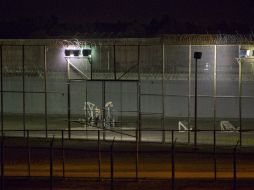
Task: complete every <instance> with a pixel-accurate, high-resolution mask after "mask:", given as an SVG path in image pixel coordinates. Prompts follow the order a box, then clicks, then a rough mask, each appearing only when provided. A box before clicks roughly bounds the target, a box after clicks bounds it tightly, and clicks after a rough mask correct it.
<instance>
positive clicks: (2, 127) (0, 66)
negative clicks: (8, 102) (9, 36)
mask: <svg viewBox="0 0 254 190" xmlns="http://www.w3.org/2000/svg"><path fill="white" fill-rule="evenodd" d="M0 56H1V59H0V61H1V65H0V72H1V136H2V138H3V136H4V105H3V104H4V99H3V98H4V97H3V95H4V94H3V48H2V46H0Z"/></svg>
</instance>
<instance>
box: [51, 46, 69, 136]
mask: <svg viewBox="0 0 254 190" xmlns="http://www.w3.org/2000/svg"><path fill="white" fill-rule="evenodd" d="M66 76H67V62H66V60H65V59H64V52H63V49H61V48H53V47H50V48H47V51H46V88H47V90H46V92H47V94H46V96H47V105H46V106H47V125H48V129H49V130H64V129H66V128H67V124H68V122H67V118H68V116H67V100H68V95H67V85H66V82H67V78H66ZM49 133H51V132H50V131H49Z"/></svg>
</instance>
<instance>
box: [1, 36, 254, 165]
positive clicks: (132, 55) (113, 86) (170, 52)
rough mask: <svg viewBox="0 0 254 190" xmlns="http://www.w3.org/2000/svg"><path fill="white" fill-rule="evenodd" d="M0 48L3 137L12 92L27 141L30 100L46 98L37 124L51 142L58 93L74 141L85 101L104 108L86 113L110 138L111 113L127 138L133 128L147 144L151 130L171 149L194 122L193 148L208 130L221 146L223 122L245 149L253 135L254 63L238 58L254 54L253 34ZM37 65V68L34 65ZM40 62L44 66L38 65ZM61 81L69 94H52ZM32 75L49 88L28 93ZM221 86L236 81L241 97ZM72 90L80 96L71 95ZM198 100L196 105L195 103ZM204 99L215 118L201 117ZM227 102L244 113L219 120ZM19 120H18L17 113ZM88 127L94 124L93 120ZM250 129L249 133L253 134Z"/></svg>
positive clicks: (190, 140)
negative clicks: (83, 52)
mask: <svg viewBox="0 0 254 190" xmlns="http://www.w3.org/2000/svg"><path fill="white" fill-rule="evenodd" d="M32 43H33V44H32ZM36 43H38V44H36ZM42 43H44V44H42ZM1 44H2V45H1V133H2V135H3V133H4V131H5V130H8V128H5V127H4V126H8V125H7V124H5V122H4V121H5V119H4V118H5V116H4V114H6V113H7V112H6V111H5V109H7V108H6V107H5V106H4V105H6V104H7V103H6V102H5V101H4V98H5V97H6V96H8V95H9V94H12V95H13V94H16V95H17V96H18V95H21V96H22V99H20V103H21V105H22V106H21V108H22V111H20V112H21V115H22V117H21V118H22V131H23V136H25V135H26V133H25V131H26V130H27V129H31V128H30V127H28V123H29V122H30V123H31V124H29V125H31V126H32V125H33V123H32V121H33V117H35V116H33V115H32V114H33V113H31V112H32V111H30V110H29V109H32V108H31V106H30V105H28V104H29V102H30V96H31V97H33V96H36V97H37V96H38V97H40V98H39V100H40V101H41V102H42V105H43V106H42V107H41V109H42V110H43V112H44V113H43V117H40V118H39V119H40V122H42V121H43V127H44V129H45V136H46V137H48V133H49V132H48V131H49V130H50V129H51V128H50V126H51V124H50V122H52V118H53V116H51V115H53V114H51V112H52V111H51V109H52V106H51V105H50V103H49V102H50V101H52V99H54V96H55V95H57V96H60V94H64V96H63V97H61V98H62V99H63V104H66V105H65V106H63V107H64V109H65V113H64V114H63V115H64V116H63V117H64V118H65V121H66V124H67V127H65V128H64V129H67V130H68V137H69V138H71V135H72V128H73V127H72V126H73V125H74V124H73V123H72V120H75V119H77V118H80V116H79V111H80V113H81V111H84V110H83V108H84V107H83V106H80V105H81V104H83V102H84V101H85V102H87V103H88V102H93V103H94V105H96V107H97V109H98V110H100V114H99V113H97V115H96V113H95V112H90V111H91V110H94V109H87V107H89V106H87V105H85V107H86V108H85V112H89V113H86V115H88V117H90V118H92V119H91V121H95V120H96V118H99V119H98V123H100V122H102V123H103V122H104V124H102V125H101V126H103V130H104V131H105V133H104V137H105V135H106V134H107V133H109V132H108V130H107V129H108V128H109V127H108V126H111V127H112V126H114V124H115V123H116V121H115V119H114V118H113V117H112V114H113V115H114V117H117V118H118V119H119V120H118V121H117V126H120V127H119V129H121V130H122V131H121V134H122V135H126V133H127V132H126V133H125V132H124V130H126V129H127V130H128V128H130V129H133V128H135V130H136V132H135V134H134V136H135V140H136V141H137V142H140V141H142V138H144V136H145V135H146V132H145V130H149V129H151V130H153V129H157V130H158V129H160V130H161V132H160V138H159V139H158V141H161V142H164V143H165V142H167V139H168V138H170V133H168V132H167V130H175V129H177V127H178V123H179V122H180V121H183V120H186V121H188V126H191V125H192V124H193V121H194V120H195V123H196V124H195V125H194V126H195V127H194V128H193V130H187V132H188V133H187V134H188V136H187V137H186V139H188V141H187V142H188V143H194V144H195V143H196V144H198V143H199V142H198V141H199V139H198V137H199V135H202V131H203V130H209V131H211V133H213V136H214V137H215V138H214V140H213V142H212V143H213V144H214V145H216V144H217V140H218V139H217V135H216V134H217V133H216V131H217V130H218V129H220V124H219V123H220V122H221V121H224V120H227V121H229V122H230V123H233V125H234V126H236V127H239V133H237V136H238V137H237V138H236V139H238V138H239V139H240V145H242V140H243V138H244V137H243V135H244V136H246V135H245V134H247V132H243V131H244V130H247V129H248V127H243V126H244V125H246V122H245V120H246V119H245V118H244V117H243V115H244V114H245V113H244V112H245V111H244V110H245V108H244V106H246V102H252V99H253V97H254V94H251V93H249V94H247V95H245V94H244V93H245V91H246V90H245V88H247V87H246V83H247V82H249V83H250V84H248V85H252V81H254V80H253V79H254V78H253V76H252V74H251V72H253V71H252V70H251V69H250V70H249V71H246V70H245V67H246V66H245V65H253V61H252V60H253V57H252V56H251V55H250V56H248V57H240V51H241V49H250V50H252V44H253V35H250V36H239V35H234V36H230V35H217V36H213V35H203V36H196V35H189V36H184V35H181V36H180V35H176V36H163V38H159V39H125V40H120V39H112V40H109V39H98V40H69V41H66V40H45V41H40V42H35V41H30V40H27V41H17V42H16V41H8V40H7V41H3V42H2V43H1ZM35 44H36V45H35ZM70 46H75V47H76V49H77V48H81V49H82V48H83V47H89V48H90V49H91V57H89V56H75V55H73V57H71V56H68V55H67V56H66V55H64V49H65V48H66V47H70ZM231 47H232V48H235V47H238V50H239V52H238V53H237V54H234V55H233V56H232V55H230V56H228V57H230V58H233V59H232V61H231V62H234V61H236V62H237V63H238V65H236V64H230V65H228V66H227V65H223V64H221V63H223V61H224V60H223V59H222V57H225V56H224V55H223V54H222V53H221V52H222V50H223V48H229V49H230V48H231ZM15 48H17V49H15ZM30 48H31V50H30ZM3 49H4V50H3ZM33 49H37V50H38V51H41V52H43V53H42V54H43V56H42V57H40V59H39V58H37V59H38V60H36V59H34V60H31V58H30V55H32V54H33V53H31V52H29V51H34V50H33ZM54 49H58V50H59V49H60V50H61V54H59V55H57V56H59V57H62V58H63V59H64V60H65V61H66V62H65V63H61V64H62V65H61V69H62V70H61V71H59V72H56V71H55V70H57V69H55V68H52V67H53V66H52V65H54V64H55V67H59V68H60V66H59V65H60V63H59V65H57V61H54V62H53V61H51V58H52V56H53V55H52V52H53V51H54ZM37 50H36V51H37ZM196 51H200V52H202V53H203V55H204V59H203V58H201V61H200V64H196V65H194V60H193V56H194V52H196ZM232 51H235V50H232ZM11 52H14V54H15V53H16V54H17V55H18V57H20V59H18V60H14V58H13V57H12V56H11ZM9 54H10V55H9ZM42 54H38V55H42ZM48 54H50V55H48ZM37 57H38V56H37ZM15 61H17V62H18V64H19V68H16V67H15V68H14V66H13V65H14V63H13V65H12V63H9V62H15ZM30 62H31V63H30ZM32 62H33V64H34V65H36V66H38V67H37V68H36V67H33V65H32ZM37 62H40V64H38V63H37ZM49 62H50V63H49ZM217 62H220V63H217ZM28 63H29V64H28ZM194 66H196V72H195V73H196V80H194V79H195V78H194V71H195V69H194ZM38 68H39V69H38ZM63 68H64V69H63ZM223 69H224V70H223ZM252 69H253V67H252ZM59 73H60V74H59ZM57 75H59V76H60V77H62V78H60V79H61V82H62V83H63V84H64V85H62V84H61V85H62V86H64V87H65V88H66V91H64V90H63V92H61V91H60V90H54V88H53V87H52V84H51V81H52V80H53V81H54V82H57V80H58V78H57ZM13 76H14V77H16V78H18V77H19V78H18V80H19V81H20V82H21V88H19V87H15V88H16V89H15V88H11V87H10V88H9V89H8V88H7V87H8V85H6V84H7V82H6V81H7V79H9V78H12V77H13ZM29 77H31V80H33V81H36V80H39V79H40V82H42V84H43V86H41V87H40V89H36V88H34V89H29V86H30V85H31V84H32V83H31V82H30V80H28V79H29ZM16 78H15V80H16ZM194 81H196V82H197V84H196V86H197V87H198V88H197V90H196V91H195V93H193V89H194V86H195V85H194V84H193V82H194ZM203 81H205V82H203ZM221 81H226V82H228V81H235V83H236V82H237V83H238V89H237V93H236V92H235V91H234V93H232V94H230V93H224V92H223V88H224V87H221V85H222V84H221V83H222V82H221ZM202 82H203V83H202ZM243 82H244V84H243ZM228 83H229V82H228ZM235 83H234V84H235ZM178 84H180V85H178ZM205 84H209V86H208V87H206V86H205ZM199 85H200V87H199ZM9 86H11V84H10V85H9ZM76 86H78V87H76ZM74 87H75V90H73V89H74ZM178 87H179V88H178ZM234 88H235V87H234ZM77 89H79V92H77ZM202 90H203V91H202ZM95 91H96V92H95ZM129 91H132V92H131V93H130V94H131V95H130V96H128V95H126V94H128V93H129ZM93 92H94V93H93ZM79 93H80V94H81V95H80V96H78V95H79ZM223 93H224V94H223ZM95 94H96V95H95ZM13 96H14V95H13ZM81 96H82V98H83V99H82V102H79V103H77V101H79V99H78V98H77V97H81ZM127 96H128V97H127ZM18 97H19V96H18ZM112 98H113V99H112ZM194 99H195V102H196V103H198V104H193V100H194ZM109 101H112V102H113V103H114V111H113V112H112V104H108V106H105V105H106V103H107V102H109ZM128 101H131V102H132V104H131V106H129V105H128ZM202 101H206V102H207V105H209V106H208V107H209V108H208V109H209V110H211V113H212V114H210V112H209V114H210V115H209V118H205V117H204V118H202V117H201V116H199V115H200V114H201V115H202V113H200V111H199V110H201V109H203V110H205V108H200V107H199V106H202V104H201V103H200V104H199V102H202ZM223 101H225V102H227V101H228V102H229V103H228V104H231V102H233V104H234V105H236V104H237V109H236V108H235V107H234V109H235V112H237V114H238V115H237V116H235V115H234V114H235V112H234V113H233V114H232V115H233V116H232V117H231V116H230V118H227V117H226V116H225V117H224V116H223V117H222V116H220V115H221V114H222V113H221V111H220V109H221V106H222V102H223ZM175 102H177V103H175ZM8 104H9V103H8ZM10 104H11V103H10ZM77 105H78V106H77ZM147 105H148V106H147ZM183 105H184V109H182V110H186V111H184V113H177V110H178V109H181V106H183ZM19 106H20V105H19ZM134 107H135V108H134ZM243 108H244V109H243ZM62 110H63V109H62ZM89 110H90V111H89ZM98 110H97V111H98ZM194 110H196V111H194ZM193 112H195V114H193ZM7 114H8V113H7ZM40 114H41V113H40ZM89 114H90V115H89ZM92 114H93V115H92ZM177 114H178V115H177ZM30 115H32V116H30ZM99 115H100V116H99ZM178 116H179V117H178ZM13 117H14V116H13ZM15 117H17V116H16V115H15ZM206 119H207V120H206ZM150 120H151V122H150ZM6 121H7V119H6ZM86 121H89V119H88V120H86ZM207 121H208V122H207ZM59 123H60V122H59ZM105 123H107V124H105ZM204 123H210V124H209V126H208V127H207V128H205V127H203V126H204V125H205V124H204ZM35 125H37V124H35ZM38 125H39V122H38ZM147 126H149V127H147ZM61 129H62V128H61ZM40 130H41V129H40ZM59 130H60V128H59ZM251 130H252V129H251V128H250V129H249V131H251ZM117 132H118V131H117ZM113 133H114V132H112V134H113ZM115 133H116V131H115ZM193 134H194V140H193ZM131 135H133V134H131ZM195 139H196V140H195ZM236 139H235V140H236ZM235 140H233V142H235ZM218 141H219V140H218ZM233 142H232V144H233ZM137 144H138V143H137ZM137 149H138V145H137ZM137 160H138V159H137Z"/></svg>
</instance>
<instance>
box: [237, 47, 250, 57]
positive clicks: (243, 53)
mask: <svg viewBox="0 0 254 190" xmlns="http://www.w3.org/2000/svg"><path fill="white" fill-rule="evenodd" d="M239 56H240V58H247V57H249V56H250V50H249V49H240V55H239Z"/></svg>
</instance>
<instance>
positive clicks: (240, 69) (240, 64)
mask: <svg viewBox="0 0 254 190" xmlns="http://www.w3.org/2000/svg"><path fill="white" fill-rule="evenodd" d="M240 48H241V47H240V46H239V55H240ZM238 64H239V92H238V93H239V129H240V130H239V132H240V133H239V141H240V142H239V143H240V146H242V60H241V59H239V61H238Z"/></svg>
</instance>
